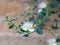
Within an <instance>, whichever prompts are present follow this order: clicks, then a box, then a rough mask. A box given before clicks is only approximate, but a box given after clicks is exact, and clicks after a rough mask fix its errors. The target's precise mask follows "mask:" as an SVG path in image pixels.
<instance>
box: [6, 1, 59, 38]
mask: <svg viewBox="0 0 60 45" xmlns="http://www.w3.org/2000/svg"><path fill="white" fill-rule="evenodd" d="M25 3H26V4H28V5H27V6H26V9H25V10H26V12H25V13H23V14H21V16H24V15H26V16H27V21H25V20H24V21H23V22H21V23H20V24H19V25H18V26H16V25H15V23H14V21H15V19H9V17H8V16H6V21H7V22H8V25H9V29H16V30H17V32H18V33H19V34H22V33H26V34H24V35H23V37H28V36H29V34H31V33H34V32H36V33H38V34H40V35H41V34H43V30H44V29H45V27H46V24H45V23H47V22H50V21H51V19H50V16H52V17H53V18H52V20H53V21H52V25H51V27H50V28H51V29H53V30H58V29H59V27H58V22H59V20H58V18H59V19H60V14H58V15H57V18H54V14H57V13H59V12H60V10H59V7H60V0H53V1H52V0H50V1H48V0H47V1H44V2H40V3H38V0H26V1H25ZM29 4H31V5H29Z"/></svg>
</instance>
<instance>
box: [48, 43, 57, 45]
mask: <svg viewBox="0 0 60 45" xmlns="http://www.w3.org/2000/svg"><path fill="white" fill-rule="evenodd" d="M48 45H57V43H53V44H48Z"/></svg>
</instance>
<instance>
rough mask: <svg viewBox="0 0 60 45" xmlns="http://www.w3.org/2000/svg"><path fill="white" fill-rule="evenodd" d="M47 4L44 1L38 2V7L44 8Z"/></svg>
mask: <svg viewBox="0 0 60 45" xmlns="http://www.w3.org/2000/svg"><path fill="white" fill-rule="evenodd" d="M46 7H47V5H46V3H45V2H41V3H40V4H38V8H46Z"/></svg>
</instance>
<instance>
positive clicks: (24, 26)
mask: <svg viewBox="0 0 60 45" xmlns="http://www.w3.org/2000/svg"><path fill="white" fill-rule="evenodd" d="M32 27H33V23H31V22H24V24H23V26H21V28H22V29H23V30H29V29H31V28H32Z"/></svg>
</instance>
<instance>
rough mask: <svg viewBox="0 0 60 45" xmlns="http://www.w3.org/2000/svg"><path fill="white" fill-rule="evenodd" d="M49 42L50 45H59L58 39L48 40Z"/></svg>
mask: <svg viewBox="0 0 60 45" xmlns="http://www.w3.org/2000/svg"><path fill="white" fill-rule="evenodd" d="M47 42H48V45H57V43H56V39H48V40H47Z"/></svg>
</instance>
